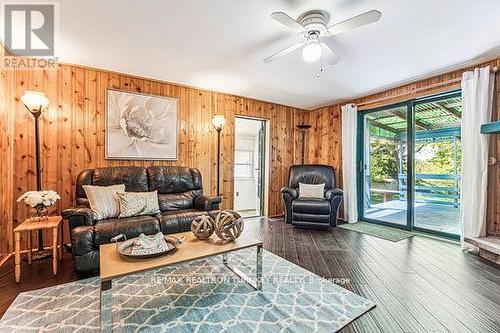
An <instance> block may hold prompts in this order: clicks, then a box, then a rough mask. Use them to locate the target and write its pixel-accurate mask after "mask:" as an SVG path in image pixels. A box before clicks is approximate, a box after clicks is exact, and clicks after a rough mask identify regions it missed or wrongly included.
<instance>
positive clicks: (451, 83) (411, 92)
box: [356, 66, 499, 107]
mask: <svg viewBox="0 0 500 333" xmlns="http://www.w3.org/2000/svg"><path fill="white" fill-rule="evenodd" d="M498 70H499V68H498V66H495V67H493V68H492V70H491V71H492V72H493V73H494V74H497V73H498ZM461 81H462V77H457V78H454V79H450V80H447V81H442V82H438V83H434V84H431V85H428V86H425V87H420V88H416V89H414V90H411V91H408V92H405V93H401V94H399V95H395V96H386V97H381V98H379V99H374V100H371V101H367V102H363V103H357V104H356V105H357V106H358V107H363V106H366V105H371V104H377V103H381V102H385V101H388V100H391V99H398V98H401V97H404V96H409V95H413V94H418V93H419V92H422V91H426V90H429V89H433V88H439V87H442V86H447V85H450V86H452V85H455V84H457V83H459V82H461ZM396 89H397V88H396Z"/></svg>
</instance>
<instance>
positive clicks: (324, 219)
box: [292, 213, 330, 225]
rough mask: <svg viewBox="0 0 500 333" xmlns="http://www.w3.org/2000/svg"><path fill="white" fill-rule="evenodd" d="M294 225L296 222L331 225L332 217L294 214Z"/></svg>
mask: <svg viewBox="0 0 500 333" xmlns="http://www.w3.org/2000/svg"><path fill="white" fill-rule="evenodd" d="M292 221H293V222H292V224H293V223H295V222H298V221H299V222H313V223H322V224H323V223H324V224H327V225H328V224H329V223H330V215H317V214H305V213H292Z"/></svg>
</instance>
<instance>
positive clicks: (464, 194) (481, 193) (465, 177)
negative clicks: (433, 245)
mask: <svg viewBox="0 0 500 333" xmlns="http://www.w3.org/2000/svg"><path fill="white" fill-rule="evenodd" d="M493 85H494V81H493V74H492V73H490V68H489V67H485V68H480V69H478V68H476V69H475V70H474V71H473V72H465V73H463V77H462V105H463V107H462V108H463V110H462V123H461V126H462V130H461V131H462V176H461V179H462V180H461V185H462V187H461V199H460V207H461V214H460V222H461V228H462V235H461V243H462V248H464V249H475V247H474V246H472V245H470V244H467V243H465V242H464V238H465V237H481V236H485V235H486V202H487V186H488V137H489V136H488V135H484V134H481V133H480V128H481V125H482V124H484V123H488V122H490V119H491V109H492V100H493Z"/></svg>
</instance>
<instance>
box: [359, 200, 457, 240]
mask: <svg viewBox="0 0 500 333" xmlns="http://www.w3.org/2000/svg"><path fill="white" fill-rule="evenodd" d="M365 217H366V218H369V219H373V220H379V221H384V222H391V223H396V224H401V225H405V224H406V201H401V200H392V201H387V202H383V203H380V204H376V205H372V206H371V207H370V208H369V209H367V210H366V211H365ZM415 226H417V227H420V228H425V229H429V230H434V231H440V232H446V233H450V234H456V235H459V234H460V208H456V207H453V206H452V205H444V204H434V203H420V202H417V203H415Z"/></svg>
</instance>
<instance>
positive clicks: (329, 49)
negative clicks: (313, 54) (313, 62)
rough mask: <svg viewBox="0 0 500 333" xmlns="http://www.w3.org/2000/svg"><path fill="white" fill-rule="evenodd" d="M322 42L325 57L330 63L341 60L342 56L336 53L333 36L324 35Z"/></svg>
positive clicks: (333, 63)
mask: <svg viewBox="0 0 500 333" xmlns="http://www.w3.org/2000/svg"><path fill="white" fill-rule="evenodd" d="M320 42H321V44H322V46H323V52H322V53H323V58H324V59H325V60H326V62H327V63H328V64H329V65H335V64H336V63H338V62H339V60H340V58H339V57H338V56H337V54H336V53H335V51H334V50H333V49H334V46H333V43H332V38H329V37H322V38H321V39H320Z"/></svg>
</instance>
